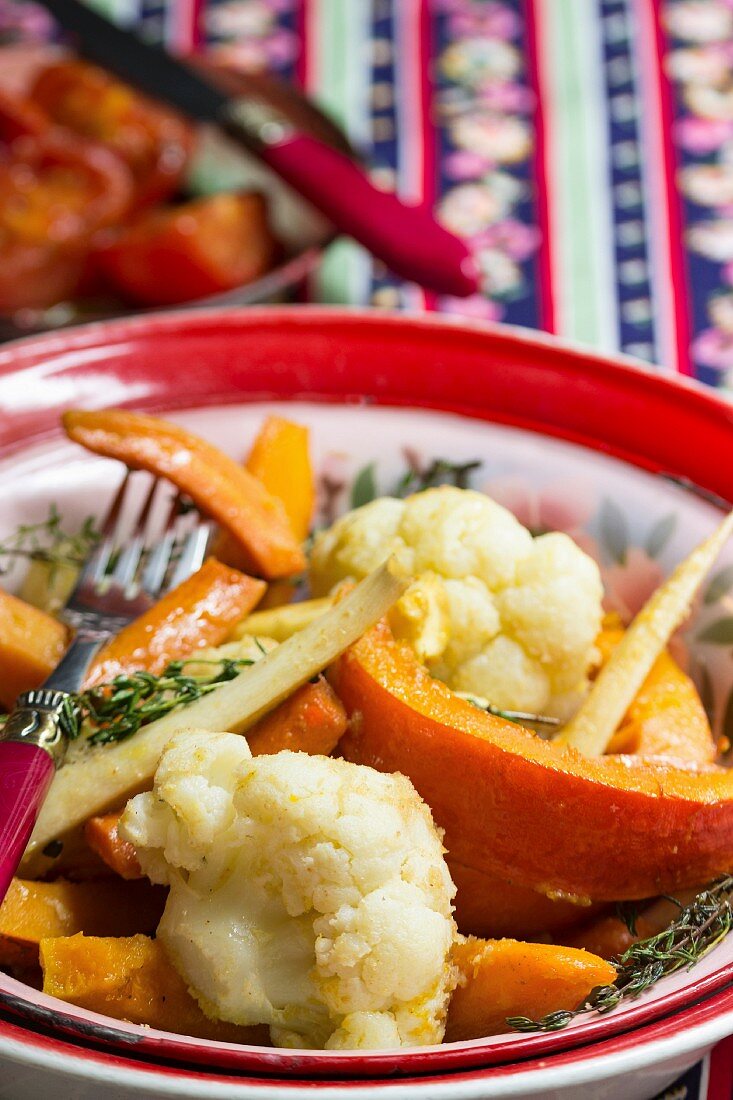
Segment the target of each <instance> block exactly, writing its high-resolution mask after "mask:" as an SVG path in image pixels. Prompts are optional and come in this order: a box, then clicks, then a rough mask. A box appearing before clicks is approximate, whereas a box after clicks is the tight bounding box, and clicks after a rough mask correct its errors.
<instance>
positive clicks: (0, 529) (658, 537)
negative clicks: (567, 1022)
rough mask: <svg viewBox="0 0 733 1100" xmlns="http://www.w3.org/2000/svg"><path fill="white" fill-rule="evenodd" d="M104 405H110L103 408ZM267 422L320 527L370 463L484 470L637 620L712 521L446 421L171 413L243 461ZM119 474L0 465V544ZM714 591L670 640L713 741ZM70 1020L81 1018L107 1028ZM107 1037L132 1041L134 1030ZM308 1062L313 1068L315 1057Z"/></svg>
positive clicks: (96, 468)
mask: <svg viewBox="0 0 733 1100" xmlns="http://www.w3.org/2000/svg"><path fill="white" fill-rule="evenodd" d="M127 396H128V397H129V396H130V394H129V393H128V394H127ZM113 400H114V396H113V395H110V397H109V401H110V403H112V402H113ZM267 412H279V413H281V414H283V415H287V416H290V417H292V418H293V419H297V420H298V421H299V422H301V423H304V424H307V425H308V426H309V427H310V428H311V429H312V445H313V452H314V458H315V462H316V467H317V470H318V472H319V476H320V488H321V500H320V505H321V519H323V515H324V510H328V509H335V510H336V511H337V512H341V511H343V510H345V509H346V508H348V507H349V494H350V488H351V485H352V483H353V480H354V477H355V475H356V474H357V472H359V471H360V470H363V469H364V467H365V466H368V465H370V464H373V472H374V480H375V484H376V486H377V488H378V491H379V493H380V494H383V493H386V492H389V491H390V489H391V488H392V487H393V486H394V485H395V484H396V483H397V481H398V480H399V478H400V476H401V475H402V474H403V473H404V472H405V470H406V468H407V465H408V461H410V462H412V463H415V462H418V463H422V464H424V465H427V464H429V462H430V461H431V460H432V459H435V458H446V459H450V460H451V461H452V462H468V461H471V460H480V461H481V463H482V465H481V468H480V469H479V470H478V471H477V472H476V473H475V474H474V475H473V476H472V480H471V484H472V487H473V488H476V489H480V490H483V491H486V492H488V493H489V494H491V495H495V496H497V498H498V499H500V500H502V501H503V502H505V503H507V504H508V505H510V506H512V507H513V508H515V509H516V511H517V514H518V515H519V518H520V519H521V520H522V521H523V522H525V523H529V525H530V526H532V527H533V528H539V529H542V528H544V527H548V528H555V527H561V528H563V529H565V530H567V531H568V532H569V533H570V534H572V535H573V536H575V537H577V538H578V539H579V541H580V542H581V543H582V545H583V546H584V548H585V549H586V550H588V551H589V552H591V553H592V554H594V556H596V557H597V559H598V561H599V564H600V566H601V569H602V572H603V576H604V581H605V583H606V585H607V587H608V590H609V593H610V595H611V598H612V602H613V603H614V604H615V605H616V606H618V607H619V608H621V609H622V610H625V611H626V612H627V613H628V612H635V611H636V610H637V609H638V606H639V605H640V603H641V602H643V600H644V599H645V598H646V596H647V595H648V594H649V592H650V591H651V589H652V588H653V587H655V586H656V584H657V583H658V582H659V580H660V579H661V578H662V577H663V576H664V575H666V574H667V573H668V572H669V570H670V569H671V568H672V566H673V565H674V564H675V563H676V562H677V561H679V560H680V559H681V558H682V557H684V555H685V554H686V553H687V552H688V551H689V550H690V549H691V548H692V547H693V546H694V545H695V544H696V543H698V542H699V541H700V540H701V539H702V538H703V537H704V536H705V535H706V534H707V533H709V531H710V530H711V529H712V528H713V526H714V525H715V524H716V522H717V521H718V520H719V518H720V513H719V511H718V510H717V509H716V508H715V507H714V506H713V505H712V504H711V503H709V502H708V501H707V500H705V499H702V498H701V497H700V496H698V495H697V494H696V493H694V492H693V491H691V490H690V489H689V488H682V487H680V486H679V485H677V484H673V483H671V482H669V481H667V480H665V479H664V478H661V477H659V476H655V475H652V474H649V473H647V472H645V471H642V470H639V469H636V468H634V467H631V466H629V465H627V464H625V463H623V462H620V461H618V460H616V459H613V458H610V457H608V456H606V455H603V454H600V453H596V452H591V451H589V450H587V449H585V448H582V447H578V446H576V445H574V444H570V443H565V442H562V441H558V440H551V439H547V438H544V437H541V436H538V435H535V434H533V433H530V432H526V431H522V430H519V429H515V428H508V427H503V426H499V425H495V424H490V423H484V422H480V421H475V420H468V419H465V418H462V417H459V416H454V415H449V414H442V413H434V412H426V411H417V410H404V409H389V408H376V407H368V406H355V405H345V406H337V405H315V404H310V403H298V404H297V405H293V404H267V405H262V404H247V405H240V404H230V405H226V406H212V407H207V408H204V409H196V410H190V411H184V412H176V413H174V414H171V416H170V419H172V420H175V421H177V422H179V423H181V424H183V425H185V426H186V427H188V428H190V429H192V430H193V431H195V432H197V433H199V434H200V435H202V436H204V437H207V438H209V439H211V440H212V441H216V443H217V445H219V446H220V447H222V448H223V449H224V450H226V451H228V452H229V453H230V454H231V455H232V456H234V457H235V458H238V459H239V458H241V457H242V456H243V454H244V453H245V452H246V450H247V448H248V446H249V443H250V441H251V440H252V438H253V437H254V434H255V432H256V430H257V428H258V426H259V424H260V423H261V421H262V418H263V416H264V415H265V414H266V413H267ZM120 471H121V467H120V465H119V464H118V463H115V462H112V461H109V460H103V459H99V458H96V457H94V456H91V455H89V454H88V453H86V452H84V451H82V450H81V449H80V448H78V447H76V446H74V445H72V444H70V443H68V442H66V441H65V440H55V441H51V442H46V443H43V444H41V445H37V446H34V447H31V448H28V449H27V450H25V451H24V452H22V453H20V454H17V455H15V456H13V457H10V458H6V459H5V460H3V461H0V485H2V486H3V493H2V496H3V508H2V514H1V515H0V540H1V539H2V538H3V537H5V536H6V535H7V534H9V533H10V532H11V531H13V530H14V529H15V528H16V527H17V526H18V524H20V523H33V522H39V521H41V520H43V519H44V518H45V517H46V515H47V513H48V507H49V504H50V503H51V502H53V503H55V504H56V506H57V507H58V509H59V511H60V512H61V514H62V515H63V516H64V517H65V520H66V522H67V523H68V525H69V527H70V528H72V529H73V528H74V527H75V526H76V525H78V524H79V523H80V522H81V520H82V519H83V518H84V517H85V516H87V515H88V514H90V513H92V514H97V515H99V514H102V513H103V512H104V507H105V502H106V500H107V499H108V498H110V497H111V495H112V494H113V491H114V489H115V488H116V486H117V485H118V484H119V480H120ZM716 578H717V579H716ZM16 579H17V576H14V575H13V574H11V575H10V578H5V579H4V582H7V581H9V583H10V584H11V586H12V583H13V581H14V580H16ZM712 582H714V583H713V587H712V589H711V587H710V585H711V582H709V583H708V586H707V588H706V590H705V592H704V593H703V598H702V599H701V600H700V601H699V604H698V606H697V608H696V609H695V611H694V613H693V616H692V618H691V621H690V624H689V625H688V626H687V627H686V628H685V629H684V631H682V632H681V634H680V636H679V638H678V639H677V641H676V652H677V654H678V656H680V657H681V659H683V660H684V661H686V662H687V665H688V668H689V670H690V671H691V673H692V675H693V676H694V677H695V678H696V680H697V682H698V685H699V686H700V688H701V691H702V694H703V697H704V698H705V700H706V702H707V704H708V706H709V707H710V712H711V717H712V720H713V725H714V729H715V730H716V732H718V733H722V732H724V730H725V729H726V728H727V727H728V726H729V725H730V723H731V721H732V720H733V719H732V718H731V713H733V704H731V689H732V687H733V662H732V661H731V644H730V643H728V642H724V641H718V642H716V641H706V640H703V639H701V637H700V635H701V634H702V633H704V632H708V634H709V632H710V628H711V627H712V626H713V625H714V624H719V623H723V624H725V622H730V623H733V618H731V616H733V596H732V595H731V594H730V592H729V591H728V587H727V585H728V584H729V585H730V586H731V588H732V589H733V548H730V547H729V548H728V549H727V550H726V551H725V552H724V554H723V555H722V557H721V560H720V562H719V563H718V565H717V566H716V569H715V572H714V574H713V578H712ZM726 582H727V583H726ZM716 636H719V637H720V638H721V639H723V638H725V637H727V635H726V628H725V626H722V627H717V628H716V630H715V631H713V632H712V637H716ZM728 732H729V733H731V732H733V731H731V730H730V729H728ZM731 963H733V936H731V937H729V938H728V939H727V940H725V941H724V942H723V943H722V944H721V945H720V946H719V947H718V948H716V949H715V950H714V951H713V952H712V953H711V954H710V955H708V956H707V957H706V958H704V959H703V960H702V961H701V962H700V963H699V964H698V965H697V966H696V967H695V968H694V970H693V971H692V972H684V971H683V972H680V973H678V974H675V975H673V976H670V977H668V978H665V979H664V980H662V981H661V982H659V983H658V984H657V985H656V986H655V987H653V988H652V989H651V990H650V991H648V992H647V993H646V994H644V995H643V997H642V998H640V999H639V1000H638V1001H636V1002H631V1003H629V1004H625V1005H622V1006H621V1007H620V1008H619V1009H617V1010H616V1012H615V1013H614V1015H615V1016H616V1015H619V1014H627V1013H630V1012H635V1011H636V1009H637V1008H638V1006H639V1005H644V1004H649V1003H652V1002H656V1001H658V1000H660V999H664V998H668V997H669V996H671V995H673V994H675V993H678V992H679V991H681V990H683V989H686V988H687V987H688V986H691V985H693V984H694V985H697V983H699V982H701V981H703V983H706V982H708V981H712V980H714V979H716V977H717V978H718V979H720V978H721V976H722V974H723V972H724V971H726V970H727V968H728V967H729V966H730V965H731ZM0 989H4V990H7V991H9V992H14V993H16V994H18V993H21V992H22V995H23V996H26V997H28V998H29V999H32V1000H34V1001H35V1002H36V1003H37V1004H46V1005H48V1006H49V1007H53V1006H56V1007H59V1005H58V1002H55V1001H53V999H50V998H46V997H44V996H43V995H42V994H38V993H36V992H34V991H29V990H28V989H27V988H26V987H24V986H23V987H21V986H20V985H19V983H16V982H14V981H13V980H12V979H10V978H8V977H6V976H3V975H0ZM69 1008H70V1010H71V1011H73V1014H74V1015H75V1016H77V1017H82V1018H90V1019H97V1020H101V1019H102V1017H98V1016H95V1015H94V1014H92V1013H85V1012H83V1011H82V1010H80V1009H71V1006H69ZM598 1023H599V1020H598V1018H597V1017H588V1018H586V1017H582V1018H580V1019H579V1020H577V1021H576V1022H575V1023H574V1024H572V1025H571V1027H572V1028H573V1029H577V1028H589V1029H590V1033H592V1032H593V1031H594V1030H595V1027H596V1025H597V1024H598ZM116 1026H118V1027H119V1028H121V1029H123V1030H130V1029H131V1030H133V1031H138V1030H140V1029H137V1028H136V1027H135V1025H129V1024H119V1025H116ZM145 1030H146V1034H153V1035H154V1034H155V1032H151V1031H150V1030H149V1029H145ZM589 1037H590V1034H589ZM513 1038H517V1039H519V1038H520V1036H516V1037H514V1036H506V1035H503V1036H496V1037H495V1038H493V1039H482V1040H475V1041H474V1042H473V1044H468V1045H469V1046H471V1045H477V1044H480V1045H482V1046H483V1047H488V1048H491V1047H492V1046H496V1045H497V1044H505V1043H507V1041H511V1040H512V1039H513ZM522 1038H523V1037H522ZM308 1053H309V1055H310V1056H311V1057H315V1058H317V1057H318V1056H319V1052H308ZM324 1055H325V1052H324ZM325 1056H326V1057H327V1056H328V1055H325Z"/></svg>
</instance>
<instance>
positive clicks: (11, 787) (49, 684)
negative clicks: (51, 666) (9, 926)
mask: <svg viewBox="0 0 733 1100" xmlns="http://www.w3.org/2000/svg"><path fill="white" fill-rule="evenodd" d="M107 637H109V634H108V633H106V632H102V631H83V630H82V631H80V632H79V633H78V634H77V635H76V637H75V638H74V641H73V642H72V644H71V645H70V646H69V649H68V650H67V652H66V655H65V656H64V658H63V660H62V661H61V663H60V664H59V665H58V667H57V668H56V669H55V670H54V671H53V672H52V673H51V675H50V676H49V678H48V680H47V681H46V683H45V684H44V685H43V687H40V688H36V689H35V690H34V691H26V692H24V693H23V694H22V695H21V696H20V697H19V699H18V702H17V703H16V705H15V707H14V709H13V711H12V713H11V714H10V716H9V717H8V720H7V722H6V723H5V725H4V727H3V728H2V730H0V901H2V899H3V897H4V896H5V893H6V891H7V888H8V886H9V885H10V880H11V879H12V877H13V875H14V874H15V870H16V868H17V866H18V863H19V862H20V859H21V856H22V855H23V852H24V850H25V847H26V845H27V843H28V841H29V839H30V835H31V833H32V832H33V826H34V825H35V823H36V818H37V817H38V813H39V811H40V809H41V806H42V804H43V800H44V799H45V797H46V794H47V793H48V788H49V787H50V785H51V780H52V779H53V773H54V771H55V770H56V768H58V767H59V765H60V764H61V763H62V761H63V759H64V755H65V753H66V744H67V740H66V735H65V733H64V729H63V723H62V717H63V713H64V710H65V708H66V707H67V706H68V703H69V700H70V699H71V697H72V696H71V693H72V692H73V691H76V690H77V689H78V688H79V687H80V686H81V683H82V681H83V678H84V675H85V674H86V670H87V668H88V667H89V662H90V661H91V660H92V658H93V657H94V655H95V653H96V652H97V650H98V649H99V647H100V646H101V644H102V643H103V642H104V640H105V638H107Z"/></svg>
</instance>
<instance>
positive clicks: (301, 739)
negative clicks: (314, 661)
mask: <svg viewBox="0 0 733 1100" xmlns="http://www.w3.org/2000/svg"><path fill="white" fill-rule="evenodd" d="M345 730H346V711H345V710H344V708H343V706H342V705H341V702H340V700H339V699H338V698H337V697H336V695H335V694H334V692H333V689H332V688H331V687H329V685H328V684H327V683H326V681H325V680H323V679H319V680H317V681H316V683H314V684H303V687H301V688H298V690H297V691H296V692H294V693H293V694H292V695H291V696H290V698H289V699H286V700H285V702H284V703H281V704H280V706H279V707H276V708H275V710H273V711H271V712H270V713H269V714H266V715H265V717H264V718H262V719H260V721H259V722H258V723H257V724H256V725H255V726H253V727H252V729H251V730H249V731H248V732H247V742H248V744H249V747H250V749H251V750H252V755H253V756H262V755H264V754H265V753H273V752H280V751H281V750H282V749H290V750H291V752H307V753H310V755H311V756H328V755H329V753H331V752H333V750H334V749H335V748H336V745H337V744H338V742H339V741H340V739H341V737H342V736H343V734H344V732H345Z"/></svg>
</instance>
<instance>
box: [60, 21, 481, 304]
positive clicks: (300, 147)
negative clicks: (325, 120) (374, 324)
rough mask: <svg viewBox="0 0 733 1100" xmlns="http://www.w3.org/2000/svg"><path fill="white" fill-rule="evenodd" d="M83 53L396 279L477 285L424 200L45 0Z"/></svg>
mask: <svg viewBox="0 0 733 1100" xmlns="http://www.w3.org/2000/svg"><path fill="white" fill-rule="evenodd" d="M42 2H43V3H44V6H45V7H46V8H47V9H48V11H49V12H50V13H51V14H52V15H53V16H54V17H55V19H56V20H57V21H58V22H59V24H60V25H61V26H62V27H63V28H64V29H65V30H67V31H70V32H71V33H72V34H73V35H74V36H75V38H76V40H77V44H78V47H79V50H80V52H81V53H82V54H83V55H84V56H85V57H87V58H89V59H90V60H92V61H94V62H96V63H97V64H99V65H101V66H102V67H103V68H105V69H108V70H110V71H111V72H113V73H115V74H116V75H117V76H118V77H120V79H121V80H124V81H126V82H127V83H128V84H131V85H133V87H135V88H138V89H139V90H140V91H142V92H144V93H146V94H147V95H149V96H151V97H152V98H154V99H158V100H163V101H164V102H166V103H168V104H169V105H170V106H172V107H174V108H176V109H177V110H179V111H180V112H181V113H182V114H184V115H187V116H188V117H190V118H193V119H196V120H197V121H199V122H208V123H214V124H215V125H217V126H219V127H220V128H221V129H222V130H224V131H225V132H226V133H227V134H228V135H229V137H231V138H233V139H234V140H235V141H237V142H239V143H240V144H242V145H244V146H245V147H246V148H247V150H248V151H250V152H254V153H255V154H256V155H257V156H258V157H260V158H261V159H262V160H263V161H264V162H265V163H266V164H267V165H268V166H269V167H270V168H272V169H273V171H275V172H276V173H277V174H278V175H279V176H282V178H283V179H284V180H285V181H286V182H287V183H289V184H290V186H291V187H293V188H294V189H295V190H296V191H298V192H299V193H300V194H301V195H302V196H303V197H304V198H305V199H307V200H308V202H310V203H311V204H312V205H313V206H315V207H316V208H317V209H318V210H320V211H321V212H322V213H323V214H325V216H326V217H327V218H328V219H329V221H331V222H333V224H334V225H335V226H336V227H337V228H338V229H339V230H340V231H341V232H343V233H346V234H347V235H348V236H350V237H353V238H354V239H355V240H357V241H359V243H360V244H362V245H364V247H365V248H367V249H368V250H369V251H370V252H371V253H372V254H373V255H374V256H376V257H377V258H378V259H380V260H382V261H383V262H384V263H385V264H386V265H387V267H388V268H390V270H391V271H393V272H394V274H395V275H398V276H399V277H400V278H403V279H408V280H409V281H411V282H416V283H418V284H419V285H420V286H423V287H425V288H426V289H428V290H432V291H436V292H437V293H439V294H450V295H455V296H457V297H466V296H467V295H469V294H475V293H477V292H478V291H479V290H480V273H479V268H478V265H477V263H476V260H475V258H474V256H473V255H472V254H471V252H470V250H469V249H468V247H467V246H466V244H465V243H464V242H463V241H462V240H460V239H459V238H458V237H456V236H455V235H454V234H452V233H450V232H449V231H448V230H447V229H445V228H443V226H441V225H439V224H438V222H437V221H436V220H435V218H434V216H433V214H432V212H431V211H430V209H429V208H428V207H427V206H424V205H416V204H410V203H407V202H405V201H403V200H401V199H399V198H398V197H397V196H396V195H395V194H394V193H392V192H387V191H381V190H379V189H378V188H377V187H375V185H374V184H373V183H372V182H371V180H370V179H369V178H368V176H367V175H366V174H365V172H364V170H363V169H362V168H361V167H360V166H359V165H358V164H357V163H356V161H354V160H352V159H351V158H350V157H348V156H346V155H345V154H344V153H342V152H340V151H339V150H337V149H335V148H333V147H332V146H330V145H328V144H326V142H324V141H321V140H320V139H319V138H317V137H315V136H313V135H312V134H309V133H306V132H305V131H303V130H299V129H297V128H296V126H295V125H294V123H293V121H292V120H291V119H290V118H289V117H288V116H287V115H286V114H285V113H284V112H282V111H280V110H278V109H277V107H275V106H274V105H273V104H272V103H271V102H269V101H265V100H264V99H257V98H256V97H250V96H248V97H247V98H236V97H234V98H233V97H230V96H228V95H226V94H225V93H224V92H223V91H220V90H219V89H218V88H216V87H215V86H214V85H213V84H211V83H209V81H208V80H206V79H205V78H204V77H202V76H201V75H199V74H198V73H197V72H194V71H193V69H191V68H190V67H189V66H187V65H185V64H183V63H182V62H180V61H177V60H175V59H174V58H172V57H171V56H170V55H169V54H167V53H166V52H165V51H164V50H161V49H159V48H158V47H156V46H151V45H149V44H148V43H146V42H143V41H142V39H140V38H138V37H137V36H136V35H134V34H132V33H131V32H130V31H127V30H122V29H121V28H119V27H117V26H115V25H114V24H113V23H111V22H109V20H107V19H105V18H104V17H103V16H101V15H98V14H97V13H96V12H95V11H93V10H92V9H91V8H89V7H87V6H86V5H85V4H84V3H81V2H80V0H42Z"/></svg>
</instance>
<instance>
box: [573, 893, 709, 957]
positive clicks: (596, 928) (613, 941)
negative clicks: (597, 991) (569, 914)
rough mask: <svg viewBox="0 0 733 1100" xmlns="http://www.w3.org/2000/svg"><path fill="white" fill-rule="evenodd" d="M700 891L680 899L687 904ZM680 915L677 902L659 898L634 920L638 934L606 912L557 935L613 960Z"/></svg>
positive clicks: (653, 934)
mask: <svg viewBox="0 0 733 1100" xmlns="http://www.w3.org/2000/svg"><path fill="white" fill-rule="evenodd" d="M701 889H702V887H701ZM696 893H698V891H697V890H685V891H682V892H681V893H680V894H679V895H678V897H677V900H678V901H679V903H680V905H687V904H688V902H690V901H692V899H693V897H694V896H695V894H696ZM679 914H680V910H679V907H678V906H677V905H675V904H674V902H673V901H670V900H669V899H668V898H657V899H656V901H653V902H651V904H650V905H646V906H645V907H644V908H642V909H641V911H640V912H639V914H638V916H637V917H636V920H635V921H634V927H635V929H636V932H635V933H632V932H631V931H630V930H629V926H628V925H627V924H626V922H625V921H623V920H621V918H620V917H618V916H617V915H616V914H615V913H606V914H605V915H603V916H599V917H596V919H595V920H591V921H589V922H588V923H587V924H584V925H583V926H582V927H581V928H578V929H574V930H572V931H570V932H566V933H563V934H561V935H559V936H558V937H557V938H558V939H559V940H560V941H561V942H562V943H564V944H566V945H567V946H568V947H581V948H583V949H584V950H586V951H592V952H593V954H594V955H600V956H601V958H602V959H611V958H614V957H618V956H620V955H623V953H624V951H626V950H628V948H629V947H631V945H632V944H634V943H638V942H639V940H646V939H648V938H649V937H650V936H656V935H657V934H658V933H659V932H663V931H664V929H665V928H667V926H668V925H669V924H670V923H671V922H672V921H673V920H675V918H676V917H678V916H679Z"/></svg>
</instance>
